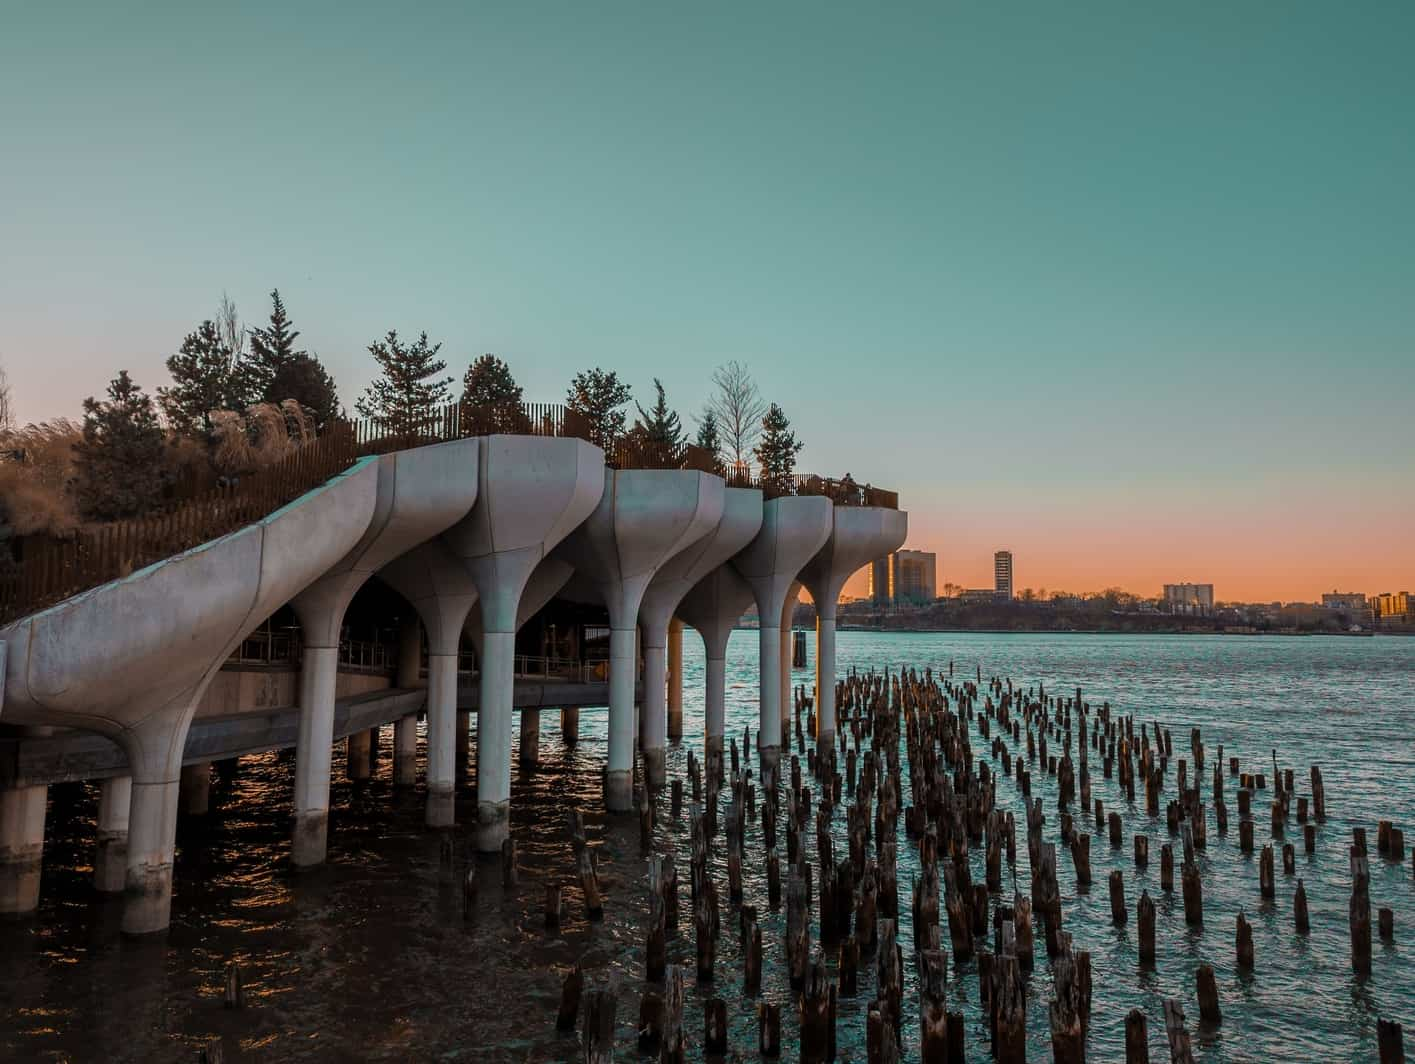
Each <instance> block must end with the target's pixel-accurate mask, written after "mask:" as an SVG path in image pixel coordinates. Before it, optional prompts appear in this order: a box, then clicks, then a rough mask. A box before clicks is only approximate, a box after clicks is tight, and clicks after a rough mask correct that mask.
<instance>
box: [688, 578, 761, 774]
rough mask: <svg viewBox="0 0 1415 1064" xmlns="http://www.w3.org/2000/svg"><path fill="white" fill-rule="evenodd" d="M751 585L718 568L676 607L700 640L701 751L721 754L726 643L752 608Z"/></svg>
mask: <svg viewBox="0 0 1415 1064" xmlns="http://www.w3.org/2000/svg"><path fill="white" fill-rule="evenodd" d="M753 598H754V596H753V594H752V588H751V585H750V584H748V583H747V582H746V581H745V580H743V579H742V578H741V577H740V576H739V575H738V574H737V570H736V569H734V568H733V567H732V566H731V565H719V566H718V567H717V568H716V569H714V570H713V571H712V572H710V573H709V574H708V575H707V576H705V577H703V579H701V580H699V581H698V583H697V585H696V586H694V588H693V590H691V591H690V592H688V594H687V595H685V596H684V597H683V601H682V602H680V603H679V604H678V614H679V616H681V617H682V618H683V620H685V621H686V622H687V623H688V624H690V625H692V626H693V627H694V628H695V629H696V630H697V632H698V634H699V635H701V636H702V637H703V651H704V653H703V659H704V660H703V673H704V691H703V716H704V720H705V726H704V729H703V730H704V733H705V735H704V748H705V750H716V751H718V752H721V750H722V743H723V731H724V729H725V727H726V720H727V641H728V639H730V638H731V637H732V629H733V628H735V627H736V626H737V622H738V621H739V620H741V619H742V614H743V613H745V612H746V611H747V607H748V606H750V605H751V604H752V601H753Z"/></svg>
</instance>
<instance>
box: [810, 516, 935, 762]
mask: <svg viewBox="0 0 1415 1064" xmlns="http://www.w3.org/2000/svg"><path fill="white" fill-rule="evenodd" d="M908 534H909V515H908V514H906V513H904V512H903V511H900V510H885V509H881V508H878V507H858V506H837V507H836V508H835V523H834V528H833V530H832V531H831V535H830V539H828V540H827V541H826V544H825V546H824V547H822V548H821V549H820V552H819V553H818V554H817V555H816V556H815V557H814V558H812V559H811V560H810V562H809V563H808V564H807V565H806V567H805V568H804V569H802V570H801V582H802V583H804V584H805V585H806V589H807V590H808V591H810V593H811V598H812V599H814V600H815V604H816V736H817V739H818V741H819V742H820V743H822V744H826V743H829V742H830V741H831V740H832V738H833V737H834V735H835V610H836V606H837V605H838V603H839V600H840V592H841V590H842V589H843V588H844V587H845V581H846V580H848V579H850V577H851V575H852V574H853V573H855V572H856V571H857V570H858V569H859V568H860V567H861V566H864V565H868V564H869V563H870V562H872V561H874V560H875V559H876V558H880V557H882V556H884V555H886V554H888V553H890V552H891V551H895V550H898V549H899V547H900V546H902V545H903V543H904V539H905V537H906V536H907V535H908Z"/></svg>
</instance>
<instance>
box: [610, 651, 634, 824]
mask: <svg viewBox="0 0 1415 1064" xmlns="http://www.w3.org/2000/svg"><path fill="white" fill-rule="evenodd" d="M637 631H638V629H637V628H636V627H634V626H632V625H631V626H630V627H627V628H625V627H619V628H611V629H610V630H609V764H608V766H607V767H606V768H605V773H604V803H605V805H606V806H608V807H609V810H610V812H613V813H627V812H629V811H631V810H632V809H633V808H634V680H635V678H636V677H635V673H636V672H637V671H638V670H637V668H636V667H635V665H636V662H635V655H634V650H635V646H634V644H635V636H636V633H637Z"/></svg>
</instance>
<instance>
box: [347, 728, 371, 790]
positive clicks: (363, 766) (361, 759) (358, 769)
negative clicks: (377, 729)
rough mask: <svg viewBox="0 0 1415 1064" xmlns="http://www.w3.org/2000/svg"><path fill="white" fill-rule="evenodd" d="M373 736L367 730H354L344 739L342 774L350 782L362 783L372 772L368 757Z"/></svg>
mask: <svg viewBox="0 0 1415 1064" xmlns="http://www.w3.org/2000/svg"><path fill="white" fill-rule="evenodd" d="M372 746H373V737H372V735H370V734H369V733H368V732H367V731H360V732H354V734H353V735H351V736H349V738H348V739H347V740H346V741H345V749H344V774H345V778H347V779H348V780H349V782H351V783H362V782H363V781H364V780H366V779H368V778H369V776H370V775H371V774H372V772H373V763H372V759H371V758H370V756H369V755H370V753H371V752H372Z"/></svg>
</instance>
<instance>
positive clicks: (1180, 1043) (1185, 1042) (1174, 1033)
mask: <svg viewBox="0 0 1415 1064" xmlns="http://www.w3.org/2000/svg"><path fill="white" fill-rule="evenodd" d="M1164 1033H1165V1037H1166V1038H1167V1039H1168V1040H1169V1060H1170V1064H1194V1051H1193V1050H1192V1049H1191V1048H1190V1047H1189V1030H1188V1028H1186V1027H1185V1026H1184V1005H1183V1004H1182V1003H1181V1002H1180V1001H1179V999H1178V998H1166V999H1165V1002H1164Z"/></svg>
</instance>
